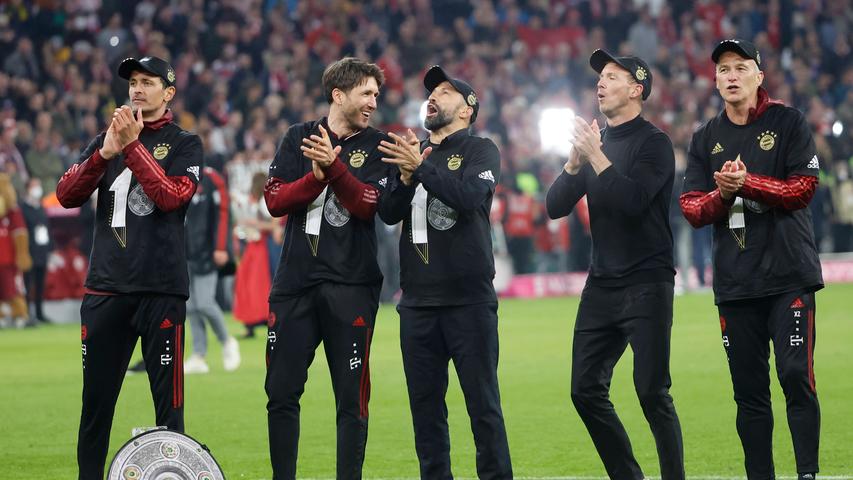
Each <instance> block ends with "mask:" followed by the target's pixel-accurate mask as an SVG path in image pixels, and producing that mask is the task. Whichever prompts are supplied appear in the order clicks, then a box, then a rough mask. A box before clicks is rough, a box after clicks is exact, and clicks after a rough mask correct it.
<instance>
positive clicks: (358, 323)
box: [352, 315, 365, 327]
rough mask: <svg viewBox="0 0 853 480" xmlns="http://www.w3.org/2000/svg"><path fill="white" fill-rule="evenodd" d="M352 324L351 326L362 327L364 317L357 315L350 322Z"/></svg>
mask: <svg viewBox="0 0 853 480" xmlns="http://www.w3.org/2000/svg"><path fill="white" fill-rule="evenodd" d="M352 326H353V327H363V326H365V323H364V318H362V317H361V316H360V315H359V316H358V317H356V319H355V321H354V322H352Z"/></svg>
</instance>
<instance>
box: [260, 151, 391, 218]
mask: <svg viewBox="0 0 853 480" xmlns="http://www.w3.org/2000/svg"><path fill="white" fill-rule="evenodd" d="M323 172H324V173H325V174H326V179H327V181H326V182H321V181H320V180H317V177H315V176H314V172H308V173H306V174H305V176H303V177H302V178H300V179H298V180H296V181H293V182H285V181H283V180H281V179H279V178H275V177H272V178H270V179H269V180H267V184H266V185H265V186H264V200H265V201H266V203H267V208H268V209H269V211H270V214H271V215H272V216H274V217H281V216H283V215H288V214H291V213H294V212H296V211H297V210H301V209H303V208H305V207H307V206H308V205H309V204H310V203H311V202H312V201H313V200H314V199H315V198H317V195H320V193H321V192H322V191H323V189H324V188H325V187H326V185H331V186H332V190H333V191H334V192H335V195H336V196H337V197H338V200H339V201H340V202H341V205H343V206H344V208H346V209H347V211H349V212H350V213H352V214H353V215H355V216H356V217H358V218H360V219H362V220H369V219H370V218H371V217H373V215H374V214H375V213H376V208H377V205H378V200H379V190H377V189H376V188H375V187H373V186H371V185H368V184H366V183H362V182H361V181H360V180H358V179H357V178H356V177H355V176H354V175H353V174H352V173H351V172H350V171H349V169H348V168H347V166H346V164H344V163H343V162H342V161H341V160H340V159H335V161H334V162H333V163H332V165H330V166H329V167H328V168H325V169H324V170H323Z"/></svg>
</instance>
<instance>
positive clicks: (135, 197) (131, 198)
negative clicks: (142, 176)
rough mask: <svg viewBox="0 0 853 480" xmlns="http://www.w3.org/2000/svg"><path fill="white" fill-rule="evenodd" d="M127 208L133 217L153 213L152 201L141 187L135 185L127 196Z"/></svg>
mask: <svg viewBox="0 0 853 480" xmlns="http://www.w3.org/2000/svg"><path fill="white" fill-rule="evenodd" d="M127 207H128V208H129V209H130V211H131V212H133V214H134V215H136V216H138V217H144V216H146V215H150V214H151V212H153V211H154V201H153V200H151V199H150V198H148V195H146V194H145V191H144V190H142V185H139V184H137V185H136V186H135V187H133V190H131V191H130V195H128V196H127Z"/></svg>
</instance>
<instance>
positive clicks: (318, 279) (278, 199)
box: [264, 57, 390, 480]
mask: <svg viewBox="0 0 853 480" xmlns="http://www.w3.org/2000/svg"><path fill="white" fill-rule="evenodd" d="M384 81H385V75H384V74H383V73H382V70H380V69H379V67H377V66H376V65H375V64H373V63H366V62H364V61H362V60H359V59H357V58H352V57H347V58H343V59H341V60H338V61H336V62H334V63H332V64H331V65H329V66H328V67H327V68H326V70H325V72H324V73H323V79H322V82H323V90H324V92H325V94H326V100H327V101H328V102H329V115H328V116H327V117H324V118H321V119H318V120H315V121H311V122H305V123H300V124H296V125H293V126H291V127H290V129H289V130H288V131H287V133H286V134H285V135H284V138H282V141H281V144H280V145H279V147H278V151H277V152H276V154H275V159H274V160H273V162H272V165H270V169H269V180H267V183H266V186H265V188H264V199H265V201H266V205H267V207H268V208H269V211H270V213H271V214H272V215H273V216H274V217H281V216H283V215H289V216H288V219H287V226H286V227H285V231H284V248H283V250H282V252H281V259H280V261H279V264H278V270H276V273H275V279H274V280H273V285H272V291H271V292H270V299H269V300H270V316H269V321H268V325H269V332H268V336H267V354H266V355H267V376H266V383H265V389H266V393H267V397H268V398H269V401H268V402H267V419H268V422H269V440H270V458H271V461H272V470H273V479H275V480H284V479H292V478H295V477H296V460H297V451H298V448H297V447H298V445H299V399H300V397H301V396H302V393H303V392H304V391H305V382H306V381H307V379H308V368H309V367H310V366H311V363H312V361H313V360H314V352H315V350H316V349H317V347H318V346H319V345H320V343H321V342H322V343H323V347H324V349H325V351H326V360H327V361H328V364H329V373H330V374H331V377H332V389H333V390H334V393H335V404H336V407H337V415H336V422H337V478H339V479H358V478H361V470H362V464H363V463H364V452H365V448H366V447H367V426H368V401H369V400H370V343H371V340H372V338H373V328H374V325H375V322H376V311H377V309H378V308H379V290H380V289H381V287H382V273H381V272H380V270H379V264H378V262H377V259H376V229H375V225H374V218H375V213H376V208H377V205H378V203H379V199H380V197H381V196H382V193H383V191H384V190H385V185H386V184H387V181H388V180H387V175H388V171H389V170H390V169H389V168H388V166H387V165H385V164H384V163H382V161H380V158H381V153H380V152H379V150H378V147H379V141H380V140H382V139H384V138H387V137H386V136H385V135H384V134H383V133H382V132H380V131H379V130H376V129H375V128H373V127H371V126H370V125H369V121H370V118H371V116H372V114H373V112H375V111H376V97H377V96H378V95H379V89H380V88H381V87H382V83H383V82H384Z"/></svg>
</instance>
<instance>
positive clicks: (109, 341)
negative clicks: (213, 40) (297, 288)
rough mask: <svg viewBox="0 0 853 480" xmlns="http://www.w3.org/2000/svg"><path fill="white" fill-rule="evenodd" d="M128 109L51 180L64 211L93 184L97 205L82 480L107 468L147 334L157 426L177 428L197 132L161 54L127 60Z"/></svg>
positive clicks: (87, 310)
mask: <svg viewBox="0 0 853 480" xmlns="http://www.w3.org/2000/svg"><path fill="white" fill-rule="evenodd" d="M118 75H119V77H121V78H124V79H126V80H128V84H129V89H128V93H129V95H130V100H131V104H132V105H133V109H135V112H134V111H133V110H132V109H131V107H129V106H127V105H125V106H122V107H121V108H117V109H116V110H115V113H114V114H113V118H112V123H110V126H109V128H108V129H107V131H106V132H104V133H101V134H100V135H98V136H97V137H95V139H94V140H92V142H91V143H90V144H89V146H88V147H86V149H85V150H84V151H83V153H82V154H81V155H80V160H79V161H78V162H77V163H76V164H74V165H72V166H71V168H70V169H68V171H67V172H66V173H65V174H64V175H63V176H62V179H60V181H59V184H57V186H56V196H57V198H58V199H59V202H60V203H61V204H62V206H63V207H65V208H74V207H80V206H81V205H83V204H84V203H86V201H88V200H89V197H90V196H91V195H92V193H93V192H94V191H95V190H96V189H97V190H98V200H97V201H98V208H97V213H96V215H97V217H96V223H95V239H94V244H93V245H92V255H91V263H90V265H89V273H88V275H87V277H86V295H85V296H84V297H83V304H82V305H81V307H80V319H81V338H82V342H83V411H82V413H81V415H80V432H79V437H78V440H77V463H78V465H79V467H80V475H79V478H80V479H81V480H82V479H97V480H100V479H102V478H103V477H104V461H105V460H106V456H107V449H108V447H109V440H110V427H111V425H112V421H113V413H114V411H115V405H116V400H117V399H118V395H119V391H120V390H121V382H122V379H123V378H124V374H125V371H126V370H127V364H128V362H129V361H130V356H131V354H132V353H133V349H134V347H135V346H136V341H137V339H138V338H139V337H142V355H143V358H144V360H145V367H146V368H147V370H148V381H149V383H150V384H151V395H152V397H154V408H155V413H156V421H157V425H165V426H167V427H168V428H169V429H170V430H175V431H178V432H182V431H183V430H184V369H183V362H184V360H183V351H184V330H183V327H184V319H185V317H186V301H187V297H188V296H189V278H188V274H187V260H186V243H185V238H184V237H185V230H184V218H185V216H186V212H187V206H188V204H189V202H190V199H191V198H192V196H193V194H194V193H195V190H196V185H197V184H198V182H199V176H200V175H201V170H202V168H203V167H204V153H203V151H202V145H201V140H200V139H199V137H198V136H197V135H195V134H192V133H190V132H187V131H185V130H183V129H181V128H180V127H179V126H178V125H176V124H175V123H174V122H173V120H172V112H171V111H170V110H169V109H168V102H169V101H170V100H172V98H173V97H174V95H175V71H174V70H173V69H172V67H171V66H170V65H169V64H168V63H167V62H166V61H165V60H163V59H160V58H157V57H143V58H141V59H139V60H136V59H133V58H128V59H126V60H124V61H123V62H122V63H121V64H120V65H119V67H118Z"/></svg>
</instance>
